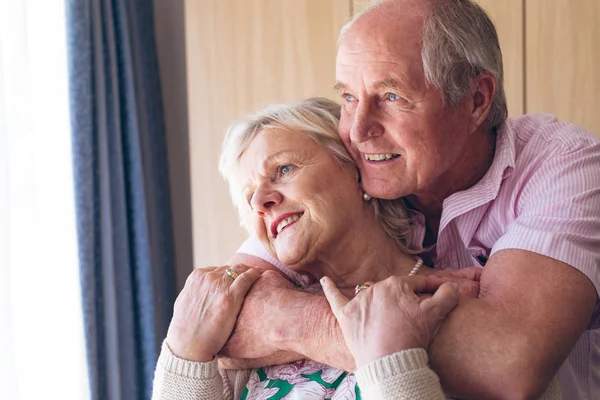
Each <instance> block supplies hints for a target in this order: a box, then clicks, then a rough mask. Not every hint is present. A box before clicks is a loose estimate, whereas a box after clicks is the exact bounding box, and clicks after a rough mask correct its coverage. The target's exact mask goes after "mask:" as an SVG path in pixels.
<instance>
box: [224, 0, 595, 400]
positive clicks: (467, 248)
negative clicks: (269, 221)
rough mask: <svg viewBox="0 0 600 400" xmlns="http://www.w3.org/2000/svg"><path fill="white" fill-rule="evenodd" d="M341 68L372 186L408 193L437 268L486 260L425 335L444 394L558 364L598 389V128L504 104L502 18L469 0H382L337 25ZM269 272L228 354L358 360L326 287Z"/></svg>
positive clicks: (589, 390)
mask: <svg viewBox="0 0 600 400" xmlns="http://www.w3.org/2000/svg"><path fill="white" fill-rule="evenodd" d="M336 75H337V83H336V89H337V90H338V92H339V93H340V97H341V101H342V116H341V122H340V135H341V136H342V138H343V139H344V141H345V143H346V145H347V148H348V150H349V151H350V153H351V154H352V156H353V157H354V159H355V160H356V162H357V163H358V166H359V168H360V172H361V176H362V182H363V184H364V188H365V190H366V191H367V192H368V193H369V194H370V195H372V196H375V197H381V198H388V199H389V198H398V197H405V198H406V200H407V202H408V204H409V206H410V208H411V209H412V217H413V219H414V222H415V230H416V233H417V235H416V236H417V240H418V241H419V243H421V244H422V245H423V247H424V248H425V249H426V253H425V255H426V256H428V258H429V260H430V262H431V263H433V264H434V266H435V267H436V268H439V269H458V268H464V267H468V266H473V265H480V266H484V265H485V267H484V268H483V272H482V274H481V278H480V288H481V290H480V293H479V295H478V297H476V298H467V299H465V300H463V301H461V303H460V304H459V306H458V307H457V309H456V310H455V311H454V312H453V313H452V314H451V316H450V317H449V318H448V320H447V322H446V323H445V325H444V327H443V328H442V329H441V330H440V332H439V333H438V336H437V337H436V339H435V340H434V342H433V344H432V345H431V347H430V349H429V354H430V359H431V364H432V366H433V368H434V369H435V370H436V372H437V373H438V374H439V376H440V378H441V381H442V383H443V385H444V388H445V390H446V391H447V393H449V394H450V395H452V396H455V397H463V398H504V399H525V398H535V397H536V396H538V395H539V394H540V393H541V392H542V391H543V389H544V388H545V387H546V385H547V384H548V383H549V382H550V380H551V379H552V378H553V377H554V376H555V375H556V374H557V373H558V372H559V368H560V373H559V379H560V383H561V388H562V392H563V398H565V399H591V398H597V397H598V395H599V393H600V392H598V390H600V367H599V366H598V365H595V364H598V360H599V359H600V330H599V329H598V328H599V325H600V318H599V316H600V313H599V312H598V310H599V308H598V307H597V303H598V301H597V300H598V294H597V293H598V287H599V285H600V273H599V271H600V169H599V168H600V141H599V140H598V139H597V138H595V137H594V136H593V135H591V134H589V133H587V132H585V131H584V130H582V129H581V128H578V127H577V126H574V125H571V124H567V123H559V122H557V121H556V119H554V118H553V117H551V116H547V115H528V116H524V117H521V118H518V119H511V118H508V119H507V117H506V115H507V111H506V101H505V97H504V90H503V87H502V85H503V82H502V80H503V77H502V59H501V53H500V48H499V44H498V39H497V35H496V31H495V28H494V26H493V23H492V22H491V21H490V19H489V18H488V16H487V15H486V14H485V12H484V11H483V10H482V9H481V8H480V7H479V6H477V5H475V4H474V3H472V2H471V1H469V0H390V1H382V2H378V4H376V5H375V6H373V7H371V8H370V9H368V10H367V11H366V12H364V13H363V14H361V15H359V16H358V17H357V18H355V19H354V20H353V21H351V22H350V23H349V24H348V25H347V26H346V27H345V28H344V30H343V31H342V35H341V38H340V44H339V50H338V55H337V68H336ZM588 106H589V105H588ZM349 218H351V216H349ZM244 253H248V254H250V255H247V254H244ZM252 256H258V257H260V258H262V259H264V260H267V261H268V262H270V263H271V264H277V261H276V260H273V259H272V258H270V257H269V255H268V254H266V252H264V251H261V250H259V249H257V248H256V247H255V246H253V245H252V243H248V244H246V245H245V246H243V247H242V249H240V253H239V254H238V255H237V256H236V257H234V260H232V261H233V262H245V263H250V264H256V263H257V262H258V263H260V262H263V261H257V259H256V258H255V257H252ZM282 268H285V267H283V266H282ZM263 280H264V282H263V284H262V285H261V284H260V281H259V284H257V287H256V288H255V290H253V292H252V293H251V294H250V296H249V297H248V298H247V300H246V303H245V305H244V309H243V311H242V314H241V316H240V318H241V319H242V321H243V323H242V324H240V325H242V326H243V327H244V328H243V329H241V328H240V329H239V330H238V331H236V333H234V335H233V337H232V339H231V340H230V343H229V346H228V348H227V351H226V352H225V353H226V354H227V355H228V356H230V357H233V358H240V359H241V358H245V359H247V360H246V361H244V362H245V363H246V364H245V365H248V366H250V365H253V366H256V365H260V364H261V363H262V364H269V363H274V362H278V363H280V362H283V361H287V360H290V359H293V358H297V357H299V355H298V354H300V356H305V357H308V358H311V359H315V360H317V361H320V362H323V363H326V364H330V365H335V366H339V367H343V368H345V369H347V370H352V369H353V368H352V367H353V365H352V358H351V357H350V355H349V353H348V350H347V349H346V347H345V345H344V343H343V340H342V339H341V334H340V333H339V330H338V328H337V325H336V324H335V319H334V318H333V316H332V315H331V312H330V310H329V308H328V306H327V303H326V302H325V300H324V299H323V298H322V297H320V296H318V295H315V294H306V293H302V292H300V291H297V290H295V289H294V288H292V287H290V286H289V284H287V283H286V282H285V281H283V280H282V279H278V278H277V277H276V276H275V275H273V274H267V275H266V276H265V277H264V278H263ZM261 288H263V290H260V289H261ZM271 304H275V305H273V306H272V305H271ZM283 309H286V311H281V310H283ZM293 316H296V317H297V318H293ZM294 320H296V321H297V324H296V326H294V324H293V323H290V321H294ZM390 334H392V333H390ZM248 359H254V360H248ZM561 365H562V368H561ZM237 366H238V367H239V366H240V364H239V363H238V364H237Z"/></svg>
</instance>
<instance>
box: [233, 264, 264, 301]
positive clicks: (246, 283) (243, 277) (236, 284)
mask: <svg viewBox="0 0 600 400" xmlns="http://www.w3.org/2000/svg"><path fill="white" fill-rule="evenodd" d="M261 272H262V271H261V270H259V269H256V268H248V269H246V271H244V272H242V273H241V274H240V276H238V277H237V278H236V279H235V280H234V281H233V283H232V284H231V286H230V289H229V290H230V291H231V293H233V295H234V299H235V301H236V302H237V301H239V300H240V299H242V300H243V298H244V297H246V294H248V291H249V290H250V288H251V287H252V285H253V284H254V282H256V281H257V280H258V278H260V274H261ZM240 303H241V302H240Z"/></svg>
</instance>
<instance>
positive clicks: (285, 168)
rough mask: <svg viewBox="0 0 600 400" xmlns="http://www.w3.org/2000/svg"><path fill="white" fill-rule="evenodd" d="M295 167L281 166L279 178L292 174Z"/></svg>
mask: <svg viewBox="0 0 600 400" xmlns="http://www.w3.org/2000/svg"><path fill="white" fill-rule="evenodd" d="M292 168H293V165H289V164H286V165H280V166H279V167H277V176H284V175H287V174H289V173H290V172H292Z"/></svg>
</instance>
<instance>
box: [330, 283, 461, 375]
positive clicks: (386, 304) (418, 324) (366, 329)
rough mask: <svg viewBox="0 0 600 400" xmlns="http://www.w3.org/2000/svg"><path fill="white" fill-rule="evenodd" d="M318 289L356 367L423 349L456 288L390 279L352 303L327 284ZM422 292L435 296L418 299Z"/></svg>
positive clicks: (452, 303) (452, 300) (453, 298)
mask: <svg viewBox="0 0 600 400" xmlns="http://www.w3.org/2000/svg"><path fill="white" fill-rule="evenodd" d="M321 284H322V286H323V291H324V292H325V296H326V297H327V301H328V302H329V304H330V305H331V310H332V311H333V313H334V315H335V317H336V318H337V320H338V323H339V325H340V328H341V330H342V333H343V335H344V339H345V340H346V344H347V345H348V348H349V349H350V352H351V353H352V355H353V356H354V359H355V360H356V366H357V368H358V367H361V366H364V365H366V364H368V363H370V362H372V361H374V360H376V359H379V358H381V357H384V356H387V355H390V354H394V353H396V352H398V351H402V350H407V349H413V348H424V349H427V347H428V346H429V343H430V342H431V340H432V339H433V337H434V336H435V333H436V332H437V330H438V329H439V327H440V326H441V324H442V322H443V320H444V318H445V317H446V315H447V314H448V313H449V312H450V311H451V310H452V309H453V308H454V306H455V305H456V302H457V297H458V285H457V284H456V283H450V282H446V283H439V282H437V283H436V280H431V279H428V277H424V276H412V277H402V278H401V277H397V276H392V277H389V278H387V279H385V280H383V281H381V282H378V283H375V284H372V286H371V287H369V288H367V289H364V290H363V291H362V292H360V293H359V294H358V295H357V296H356V297H354V299H352V300H349V299H348V298H347V297H346V296H344V295H343V294H342V293H341V292H340V291H339V289H338V288H336V287H335V284H334V283H333V281H332V280H331V279H329V278H327V277H325V278H323V279H322V280H321ZM424 292H428V293H431V292H435V293H434V294H433V296H432V297H429V298H421V297H419V296H417V294H416V293H424Z"/></svg>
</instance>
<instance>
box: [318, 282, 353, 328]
mask: <svg viewBox="0 0 600 400" xmlns="http://www.w3.org/2000/svg"><path fill="white" fill-rule="evenodd" d="M321 286H323V292H324V293H325V297H326V298H327V302H328V303H329V306H330V307H331V311H333V315H335V318H336V319H338V320H339V318H340V317H341V313H342V310H343V309H344V306H345V305H346V304H348V302H349V301H350V300H348V298H347V297H346V296H344V295H343V294H342V293H341V292H340V291H339V289H338V288H337V287H336V286H335V284H334V283H333V281H332V280H331V279H330V278H328V277H326V276H324V277H323V278H321Z"/></svg>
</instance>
